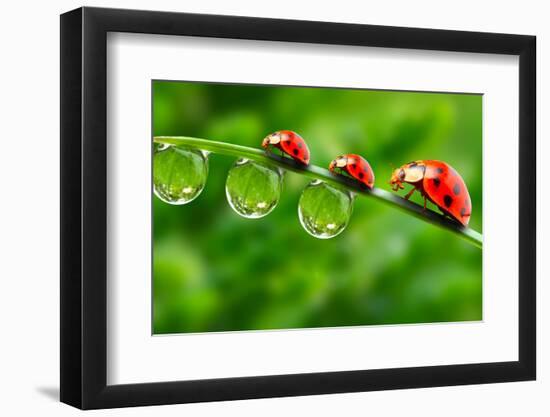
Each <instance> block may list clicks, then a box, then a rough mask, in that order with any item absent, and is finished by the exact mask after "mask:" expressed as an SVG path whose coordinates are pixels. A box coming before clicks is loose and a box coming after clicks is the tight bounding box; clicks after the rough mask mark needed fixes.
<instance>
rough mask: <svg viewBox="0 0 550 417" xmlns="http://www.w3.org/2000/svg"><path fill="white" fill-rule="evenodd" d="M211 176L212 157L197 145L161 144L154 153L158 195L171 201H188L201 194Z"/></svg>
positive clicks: (156, 192)
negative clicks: (210, 162)
mask: <svg viewBox="0 0 550 417" xmlns="http://www.w3.org/2000/svg"><path fill="white" fill-rule="evenodd" d="M207 177H208V159H207V157H206V155H205V154H204V153H203V152H202V151H200V150H196V149H188V148H184V147H178V146H168V147H157V148H156V149H155V153H154V156H153V187H154V192H155V195H156V196H157V197H158V198H160V199H161V200H162V201H164V202H165V203H168V204H175V205H181V204H187V203H190V202H191V201H193V200H194V199H195V198H197V197H198V196H199V194H200V193H201V192H202V190H203V189H204V186H205V185H206V178H207Z"/></svg>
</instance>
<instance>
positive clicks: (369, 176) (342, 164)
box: [328, 153, 374, 190]
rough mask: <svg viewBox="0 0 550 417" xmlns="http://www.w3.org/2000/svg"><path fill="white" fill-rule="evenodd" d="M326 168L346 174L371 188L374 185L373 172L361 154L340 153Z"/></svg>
mask: <svg viewBox="0 0 550 417" xmlns="http://www.w3.org/2000/svg"><path fill="white" fill-rule="evenodd" d="M328 169H329V171H330V172H334V173H340V175H342V174H343V173H345V174H348V175H349V176H351V177H352V178H354V179H355V180H357V181H359V182H360V183H361V184H363V185H365V186H367V188H369V189H371V190H372V187H374V172H373V170H372V168H371V167H370V165H369V163H368V162H367V160H366V159H365V158H363V157H362V156H359V155H355V154H352V153H348V154H346V155H340V156H339V157H337V158H336V159H334V160H333V161H332V162H331V163H330V165H329V167H328ZM337 170H338V172H337Z"/></svg>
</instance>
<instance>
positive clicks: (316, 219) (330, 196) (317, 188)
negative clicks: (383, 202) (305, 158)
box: [298, 180, 353, 239]
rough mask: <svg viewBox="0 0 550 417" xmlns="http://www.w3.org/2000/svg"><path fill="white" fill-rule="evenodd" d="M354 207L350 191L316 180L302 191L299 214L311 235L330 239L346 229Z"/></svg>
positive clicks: (304, 226) (301, 221)
mask: <svg viewBox="0 0 550 417" xmlns="http://www.w3.org/2000/svg"><path fill="white" fill-rule="evenodd" d="M352 209H353V196H352V195H351V194H350V193H349V192H347V191H344V190H340V189H337V188H334V187H331V186H329V185H327V184H326V183H324V182H322V181H320V180H314V181H312V182H311V183H309V185H308V186H307V187H306V188H305V189H304V191H303V192H302V195H301V197H300V202H299V203H298V216H299V218H300V223H301V224H302V226H303V228H304V229H305V230H306V232H308V233H309V234H310V235H312V236H314V237H316V238H318V239H330V238H332V237H335V236H338V235H339V234H340V233H342V232H343V231H344V229H345V228H346V226H347V225H348V222H349V219H350V217H351V212H352Z"/></svg>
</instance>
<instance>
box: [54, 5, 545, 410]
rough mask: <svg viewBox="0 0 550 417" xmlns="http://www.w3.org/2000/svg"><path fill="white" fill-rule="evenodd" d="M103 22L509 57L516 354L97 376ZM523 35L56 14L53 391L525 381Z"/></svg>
mask: <svg viewBox="0 0 550 417" xmlns="http://www.w3.org/2000/svg"><path fill="white" fill-rule="evenodd" d="M108 32H131V33H146V34H162V35H176V36H177V35H186V36H200V37H215V38H235V39H254V40H266V41H286V42H305V43H317V44H333V45H356V46H371V47H383V48H404V49H421V50H440V51H456V52H476V53H490V54H507V55H517V56H519V132H518V137H519V138H520V141H519V155H518V163H519V213H520V216H519V277H520V279H519V293H518V297H519V360H518V361H513V362H496V363H476V364H466V365H445V366H422V367H410V368H395V369H376V370H357V371H342V372H324V373H308V374H292V375H273V376H256V377H239V378H224V379H209V380H195V381H173V382H162V383H140V384H129V385H111V386H110V385H107V382H106V381H107V379H106V376H107V343H106V342H107V311H106V310H107V308H106V307H107V303H106V299H107V285H106V280H107V273H106V258H107V253H106V247H107V215H106V214H107V181H108V177H107V136H106V127H107V111H106V93H107V91H106V89H107V87H106V75H107V73H106V59H107V58H106V46H107V42H106V39H107V33H108ZM535 45H536V38H535V37H534V36H524V35H510V34H495V33H481V32H461V31H449V30H432V29H416V28H403V27H387V26H372V25H358V24H341V23H322V22H312V21H293V20H279V19H265V18H251V17H233V16H216V15H200V14H186V13H169V12H153V11H136V10H119V9H102V8H88V7H84V8H80V9H77V10H73V11H71V12H68V13H65V14H63V15H61V54H60V55H61V310H60V314H61V401H62V402H64V403H67V404H70V405H73V406H75V407H78V408H82V409H94V408H111V407H123V406H142V405H155V404H174V403H190V402H200V401H217V400H237V399H248V398H264V397H282V396H297V395H313V394H328V393H343V392H357V391H375V390H387V389H400V388H420V387H434V386H445V385H462V384H481V383H495V382H506V381H524V380H533V379H535V376H536V315H535V309H536V304H535V300H536V297H535V292H536V259H535V258H536V203H535V202H536V182H535V178H536V158H535V155H536V142H535V106H536V100H535V94H536V92H535V87H536V85H535V79H536V77H535V61H536V56H535V50H536V46H535Z"/></svg>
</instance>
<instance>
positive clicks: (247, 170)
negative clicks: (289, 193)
mask: <svg viewBox="0 0 550 417" xmlns="http://www.w3.org/2000/svg"><path fill="white" fill-rule="evenodd" d="M281 188H282V174H281V172H280V171H279V169H277V168H275V167H272V166H269V165H266V164H262V163H259V162H252V161H249V160H247V159H239V160H237V161H236V162H235V164H234V165H233V167H232V168H231V169H230V170H229V173H228V174H227V181H226V183H225V195H226V197H227V201H228V203H229V205H230V206H231V208H232V209H233V210H235V212H236V213H237V214H239V215H240V216H243V217H246V218H248V219H259V218H261V217H264V216H267V215H268V214H269V213H271V212H272V211H273V209H275V207H276V206H277V203H278V202H279V197H280V196H281Z"/></svg>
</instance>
